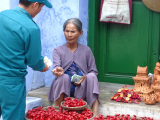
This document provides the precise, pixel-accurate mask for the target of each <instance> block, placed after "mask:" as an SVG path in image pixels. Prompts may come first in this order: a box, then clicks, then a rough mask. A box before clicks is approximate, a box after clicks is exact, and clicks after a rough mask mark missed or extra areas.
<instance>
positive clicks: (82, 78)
mask: <svg viewBox="0 0 160 120" xmlns="http://www.w3.org/2000/svg"><path fill="white" fill-rule="evenodd" d="M85 78H86V76H82V77H81V79H80V81H79V82H74V84H75V85H77V86H78V85H80V84H81V83H82V82H83V81H84V79H85Z"/></svg>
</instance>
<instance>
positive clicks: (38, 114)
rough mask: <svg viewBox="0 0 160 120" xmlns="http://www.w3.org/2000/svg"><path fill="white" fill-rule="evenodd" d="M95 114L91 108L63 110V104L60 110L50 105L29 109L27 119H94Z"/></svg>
mask: <svg viewBox="0 0 160 120" xmlns="http://www.w3.org/2000/svg"><path fill="white" fill-rule="evenodd" d="M93 118H94V114H93V112H92V111H91V110H89V109H87V108H84V110H83V111H82V112H81V113H77V112H76V111H73V110H71V111H70V110H63V109H62V106H60V107H59V110H56V108H54V107H52V106H49V107H47V108H45V109H44V108H43V107H39V108H36V109H32V110H29V111H28V113H27V114H26V120H92V119H93Z"/></svg>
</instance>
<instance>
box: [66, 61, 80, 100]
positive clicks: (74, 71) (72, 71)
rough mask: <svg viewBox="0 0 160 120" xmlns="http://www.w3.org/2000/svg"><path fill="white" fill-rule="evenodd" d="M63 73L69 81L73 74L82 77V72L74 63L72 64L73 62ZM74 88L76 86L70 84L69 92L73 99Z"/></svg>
mask: <svg viewBox="0 0 160 120" xmlns="http://www.w3.org/2000/svg"><path fill="white" fill-rule="evenodd" d="M65 73H66V74H68V75H69V77H70V81H71V77H72V76H73V75H74V74H77V75H80V76H83V72H82V71H81V70H80V68H79V67H78V66H77V65H76V63H74V62H73V63H72V64H71V66H70V67H69V68H68V69H67V70H66V71H65ZM75 87H76V85H74V83H73V82H71V90H70V94H71V97H74V91H75Z"/></svg>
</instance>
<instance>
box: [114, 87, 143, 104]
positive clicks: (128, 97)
mask: <svg viewBox="0 0 160 120" xmlns="http://www.w3.org/2000/svg"><path fill="white" fill-rule="evenodd" d="M111 100H115V101H116V102H119V101H122V102H124V103H136V104H138V103H139V102H142V100H141V98H140V96H139V95H138V94H137V93H135V92H134V91H133V89H128V88H127V86H124V87H123V88H122V89H119V90H118V93H116V94H115V95H114V96H113V97H111Z"/></svg>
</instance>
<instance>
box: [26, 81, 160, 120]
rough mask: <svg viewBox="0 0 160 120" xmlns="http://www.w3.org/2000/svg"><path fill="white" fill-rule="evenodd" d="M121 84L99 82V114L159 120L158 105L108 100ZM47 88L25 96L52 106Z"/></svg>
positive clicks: (131, 87)
mask: <svg viewBox="0 0 160 120" xmlns="http://www.w3.org/2000/svg"><path fill="white" fill-rule="evenodd" d="M123 86H124V85H123V84H114V83H104V82H99V88H100V106H99V114H102V115H104V116H107V115H115V114H130V115H132V116H133V115H137V116H138V117H144V116H146V117H152V118H154V119H159V120H160V108H159V107H158V103H156V104H155V105H146V104H145V103H144V102H141V103H139V104H134V103H132V104H129V103H122V102H115V101H111V100H110V98H111V97H112V96H113V95H114V94H115V93H117V91H118V89H121V88H122V87H123ZM128 88H129V89H133V86H129V87H128ZM48 92H49V87H42V88H39V89H36V90H33V91H30V92H28V94H27V96H30V97H39V98H42V102H43V106H45V107H47V106H52V105H53V104H54V103H53V102H50V101H48V97H47V94H48Z"/></svg>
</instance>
